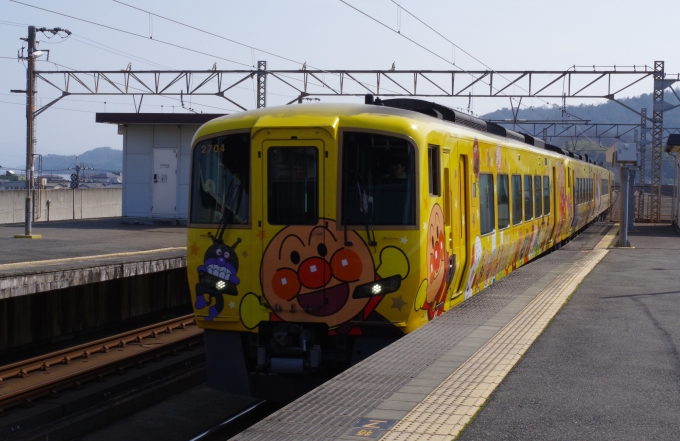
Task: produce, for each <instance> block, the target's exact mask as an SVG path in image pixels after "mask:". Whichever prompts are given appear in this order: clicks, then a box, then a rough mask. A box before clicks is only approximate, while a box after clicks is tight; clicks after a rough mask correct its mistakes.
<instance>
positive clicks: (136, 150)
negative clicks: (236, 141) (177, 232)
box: [96, 113, 223, 225]
mask: <svg viewBox="0 0 680 441" xmlns="http://www.w3.org/2000/svg"><path fill="white" fill-rule="evenodd" d="M220 116H223V115H222V114H206V113H97V115H96V121H97V122H98V123H106V124H117V125H118V134H119V135H123V176H124V178H123V222H124V223H140V224H165V225H167V224H180V225H186V223H187V220H188V218H189V179H190V178H191V168H190V164H191V140H192V138H193V136H194V133H196V130H198V128H199V127H200V126H201V125H202V124H204V123H206V122H208V121H210V120H211V119H214V118H217V117H220Z"/></svg>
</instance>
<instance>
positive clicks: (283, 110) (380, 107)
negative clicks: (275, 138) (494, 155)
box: [197, 94, 594, 164]
mask: <svg viewBox="0 0 680 441" xmlns="http://www.w3.org/2000/svg"><path fill="white" fill-rule="evenodd" d="M310 107H313V108H314V111H313V113H314V115H315V116H318V117H334V116H335V117H337V116H338V114H346V115H352V114H354V115H360V114H366V113H374V114H377V113H382V114H388V115H394V116H401V117H405V118H410V119H414V120H416V121H422V122H432V120H433V119H436V120H439V121H441V122H447V123H453V124H454V125H456V126H460V127H466V128H468V129H472V130H474V131H476V132H480V133H488V134H491V135H495V136H499V137H502V138H506V139H511V140H514V141H517V142H520V143H522V144H524V145H528V146H532V147H534V148H539V149H543V150H547V151H550V152H553V153H558V154H561V155H564V156H568V157H571V158H574V159H576V160H581V161H584V162H587V163H591V164H594V162H593V161H590V160H588V158H587V157H585V158H584V157H582V156H581V155H580V154H577V153H574V152H570V151H566V150H563V149H561V148H559V147H556V146H554V145H550V144H547V143H545V142H544V141H543V140H541V139H539V138H536V137H533V136H530V135H528V134H522V133H518V132H515V131H513V130H510V129H507V128H505V127H503V126H500V125H498V124H495V123H492V122H488V121H485V120H483V119H480V118H476V117H474V116H471V115H468V114H466V113H463V112H460V111H458V110H455V109H452V108H450V107H446V106H444V105H441V104H438V103H434V102H430V101H425V100H418V99H411V98H395V99H386V100H381V99H379V98H375V99H374V98H373V95H370V94H368V95H366V99H365V104H346V103H342V104H341V103H315V104H304V105H289V106H278V107H268V108H262V109H257V110H249V111H246V112H239V113H235V114H231V115H225V116H223V117H220V118H216V119H215V120H213V121H211V122H209V123H207V124H206V126H211V125H212V124H219V123H222V122H227V121H229V120H238V119H241V120H247V121H250V122H252V125H250V124H248V125H249V126H250V127H253V125H255V124H256V122H257V121H258V120H259V119H260V118H261V117H264V116H271V115H274V116H279V117H299V116H303V115H309V114H310V112H309V109H310ZM245 122H246V121H244V123H245ZM199 132H201V130H199ZM199 132H197V137H202V136H201V134H200V133H199Z"/></svg>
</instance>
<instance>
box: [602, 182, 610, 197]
mask: <svg viewBox="0 0 680 441" xmlns="http://www.w3.org/2000/svg"><path fill="white" fill-rule="evenodd" d="M600 191H601V192H602V195H603V196H604V195H606V194H609V181H607V180H606V179H602V188H601V190H600Z"/></svg>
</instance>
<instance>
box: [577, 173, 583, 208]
mask: <svg viewBox="0 0 680 441" xmlns="http://www.w3.org/2000/svg"><path fill="white" fill-rule="evenodd" d="M581 202H583V193H582V192H581V178H576V205H581Z"/></svg>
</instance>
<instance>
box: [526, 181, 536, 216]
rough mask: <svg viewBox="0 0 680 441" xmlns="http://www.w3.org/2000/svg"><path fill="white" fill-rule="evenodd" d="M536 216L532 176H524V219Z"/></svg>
mask: <svg viewBox="0 0 680 441" xmlns="http://www.w3.org/2000/svg"><path fill="white" fill-rule="evenodd" d="M533 217H534V191H533V187H532V186H531V176H526V175H525V176H524V220H525V221H528V220H530V219H533Z"/></svg>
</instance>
